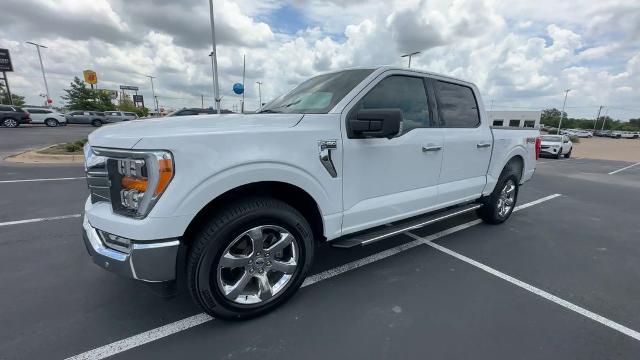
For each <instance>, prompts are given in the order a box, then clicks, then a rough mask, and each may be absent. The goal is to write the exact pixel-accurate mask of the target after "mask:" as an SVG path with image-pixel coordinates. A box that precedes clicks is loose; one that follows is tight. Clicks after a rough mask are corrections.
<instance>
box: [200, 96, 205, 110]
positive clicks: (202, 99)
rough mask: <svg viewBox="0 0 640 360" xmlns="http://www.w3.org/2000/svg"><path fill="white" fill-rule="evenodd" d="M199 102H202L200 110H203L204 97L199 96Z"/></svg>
mask: <svg viewBox="0 0 640 360" xmlns="http://www.w3.org/2000/svg"><path fill="white" fill-rule="evenodd" d="M200 101H201V102H202V106H201V108H202V109H204V95H203V94H200Z"/></svg>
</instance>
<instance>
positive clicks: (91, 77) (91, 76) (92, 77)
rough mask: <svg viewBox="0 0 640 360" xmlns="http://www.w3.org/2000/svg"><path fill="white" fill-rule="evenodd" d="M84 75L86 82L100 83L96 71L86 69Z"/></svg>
mask: <svg viewBox="0 0 640 360" xmlns="http://www.w3.org/2000/svg"><path fill="white" fill-rule="evenodd" d="M82 75H83V76H84V82H86V83H87V84H91V85H93V84H97V83H98V74H96V72H95V71H93V70H85V71H83V72H82Z"/></svg>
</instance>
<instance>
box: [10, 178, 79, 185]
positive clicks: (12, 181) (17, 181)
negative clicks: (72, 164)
mask: <svg viewBox="0 0 640 360" xmlns="http://www.w3.org/2000/svg"><path fill="white" fill-rule="evenodd" d="M84 178H85V177H66V178H49V179H21V180H0V184H7V183H19V182H35V181H63V180H78V179H84Z"/></svg>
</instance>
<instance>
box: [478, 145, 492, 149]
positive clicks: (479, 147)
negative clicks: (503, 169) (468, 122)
mask: <svg viewBox="0 0 640 360" xmlns="http://www.w3.org/2000/svg"><path fill="white" fill-rule="evenodd" d="M490 146H491V144H476V147H477V148H478V149H481V148H486V147H490Z"/></svg>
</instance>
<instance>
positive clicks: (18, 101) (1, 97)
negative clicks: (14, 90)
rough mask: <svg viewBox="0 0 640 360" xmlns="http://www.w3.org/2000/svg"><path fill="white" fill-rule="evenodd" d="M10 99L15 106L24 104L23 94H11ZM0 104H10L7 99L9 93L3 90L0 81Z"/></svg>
mask: <svg viewBox="0 0 640 360" xmlns="http://www.w3.org/2000/svg"><path fill="white" fill-rule="evenodd" d="M11 99H12V100H13V105H15V106H23V105H24V104H25V102H24V96H20V95H17V94H11ZM0 104H11V101H9V93H8V91H6V90H5V88H4V84H3V83H0Z"/></svg>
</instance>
